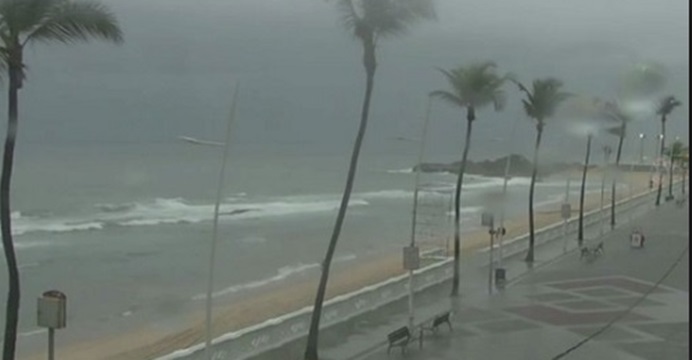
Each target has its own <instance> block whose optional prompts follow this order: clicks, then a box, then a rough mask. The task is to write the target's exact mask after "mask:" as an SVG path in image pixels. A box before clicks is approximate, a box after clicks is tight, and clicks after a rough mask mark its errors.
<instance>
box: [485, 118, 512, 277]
mask: <svg viewBox="0 0 692 360" xmlns="http://www.w3.org/2000/svg"><path fill="white" fill-rule="evenodd" d="M518 119H519V118H518V117H517V118H514V121H513V122H512V130H511V131H510V133H509V141H510V149H513V148H514V146H512V144H514V134H515V132H516V129H517V122H518ZM511 166H512V150H510V151H509V154H508V155H507V160H506V161H505V173H504V177H503V181H502V207H501V208H500V232H499V234H498V237H499V246H498V260H497V268H498V269H503V267H502V260H503V259H504V253H503V244H504V240H505V234H506V231H505V207H506V206H507V183H508V182H509V169H510V167H511ZM493 250H494V249H493V247H492V246H491V247H490V252H491V253H492V252H493ZM503 270H504V269H503ZM503 270H500V271H503Z"/></svg>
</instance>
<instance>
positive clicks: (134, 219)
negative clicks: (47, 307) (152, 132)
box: [13, 198, 368, 235]
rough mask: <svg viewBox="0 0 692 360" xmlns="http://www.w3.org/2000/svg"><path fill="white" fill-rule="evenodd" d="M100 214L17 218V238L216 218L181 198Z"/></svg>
mask: <svg viewBox="0 0 692 360" xmlns="http://www.w3.org/2000/svg"><path fill="white" fill-rule="evenodd" d="M365 205H368V202H367V201H366V200H363V199H353V200H351V201H350V203H349V206H365ZM338 206H339V201H338V199H319V198H315V199H313V200H310V201H269V202H255V203H250V202H230V203H224V204H222V205H221V207H220V218H221V219H222V220H224V221H225V220H227V219H229V220H243V219H254V218H265V217H280V216H291V215H300V214H310V213H320V212H331V211H334V210H336V209H338ZM96 208H97V209H98V210H100V211H96V212H90V213H89V214H87V215H83V216H74V217H29V216H23V215H22V214H21V213H19V212H17V213H16V214H14V224H13V225H14V229H13V232H14V234H15V235H21V234H25V233H28V232H69V231H83V230H100V229H103V228H104V227H105V226H107V225H115V226H147V225H149V226H151V225H161V224H177V223H198V222H202V221H209V220H211V219H212V218H213V211H214V205H212V204H195V203H190V202H187V201H185V200H184V199H181V198H172V199H155V200H153V201H146V202H135V203H127V204H98V205H96Z"/></svg>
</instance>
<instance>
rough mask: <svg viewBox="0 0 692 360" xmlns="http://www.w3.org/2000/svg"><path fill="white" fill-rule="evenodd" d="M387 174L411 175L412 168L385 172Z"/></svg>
mask: <svg viewBox="0 0 692 360" xmlns="http://www.w3.org/2000/svg"><path fill="white" fill-rule="evenodd" d="M387 173H388V174H413V168H404V169H393V170H387Z"/></svg>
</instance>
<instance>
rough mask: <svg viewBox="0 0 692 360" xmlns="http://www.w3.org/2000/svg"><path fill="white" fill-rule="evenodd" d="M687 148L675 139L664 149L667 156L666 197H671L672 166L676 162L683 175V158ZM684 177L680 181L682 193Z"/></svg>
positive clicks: (683, 192)
mask: <svg viewBox="0 0 692 360" xmlns="http://www.w3.org/2000/svg"><path fill="white" fill-rule="evenodd" d="M687 151H688V149H687V147H686V146H685V144H683V143H682V142H681V141H675V142H674V143H673V144H672V145H670V147H669V148H667V149H666V151H665V155H666V156H667V157H668V159H669V160H668V161H669V164H668V197H669V198H673V167H674V166H675V165H676V164H677V165H678V167H679V168H680V169H681V170H683V176H684V171H685V169H684V159H685V154H686V153H687ZM684 186H685V178H684V177H683V181H682V189H683V190H682V194H685V191H684V188H685V187H684Z"/></svg>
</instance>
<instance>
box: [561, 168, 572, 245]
mask: <svg viewBox="0 0 692 360" xmlns="http://www.w3.org/2000/svg"><path fill="white" fill-rule="evenodd" d="M569 185H570V177H569V175H567V184H565V201H564V203H563V204H562V209H561V211H560V212H561V215H562V238H563V240H562V241H563V243H562V252H563V253H566V252H567V220H569V218H570V217H571V216H572V208H571V207H570V204H569V187H570V186H569Z"/></svg>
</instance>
